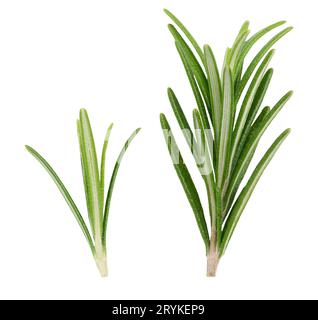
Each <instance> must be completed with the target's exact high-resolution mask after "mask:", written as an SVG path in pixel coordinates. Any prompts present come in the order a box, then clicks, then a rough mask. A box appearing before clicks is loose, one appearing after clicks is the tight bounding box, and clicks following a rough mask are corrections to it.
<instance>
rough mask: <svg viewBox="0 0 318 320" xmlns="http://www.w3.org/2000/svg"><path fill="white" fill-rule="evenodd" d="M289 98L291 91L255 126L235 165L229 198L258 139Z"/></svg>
mask: <svg viewBox="0 0 318 320" xmlns="http://www.w3.org/2000/svg"><path fill="white" fill-rule="evenodd" d="M291 96H292V91H290V92H288V93H287V94H286V95H284V96H283V97H282V98H281V99H280V100H279V101H278V102H277V104H276V105H275V106H274V107H273V109H272V110H271V111H270V112H269V113H268V115H267V116H266V117H265V119H264V120H263V122H262V123H261V124H260V125H259V126H257V130H255V132H254V133H253V136H252V137H251V139H249V141H248V143H246V145H245V147H244V150H243V151H242V155H241V157H240V159H239V161H238V162H237V165H236V167H235V169H234V171H233V174H232V176H231V179H230V184H229V188H228V194H229V195H230V197H231V193H232V192H233V191H234V190H235V186H236V185H237V183H238V181H239V179H240V177H241V175H242V174H243V172H244V171H245V170H246V165H247V164H248V162H249V159H250V157H251V155H252V154H253V152H254V151H255V148H256V146H257V144H258V142H259V140H260V138H261V137H262V135H263V133H264V132H265V130H266V129H267V127H268V126H269V125H270V123H271V122H272V121H273V119H274V118H275V117H276V116H277V114H278V113H279V111H280V110H281V109H282V108H283V106H284V105H285V104H286V102H287V101H288V100H289V99H290V97H291Z"/></svg>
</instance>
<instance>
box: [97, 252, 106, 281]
mask: <svg viewBox="0 0 318 320" xmlns="http://www.w3.org/2000/svg"><path fill="white" fill-rule="evenodd" d="M95 261H96V266H97V268H98V270H99V273H100V275H101V276H102V277H103V278H105V277H107V276H108V268H107V259H106V255H105V256H104V257H102V258H95Z"/></svg>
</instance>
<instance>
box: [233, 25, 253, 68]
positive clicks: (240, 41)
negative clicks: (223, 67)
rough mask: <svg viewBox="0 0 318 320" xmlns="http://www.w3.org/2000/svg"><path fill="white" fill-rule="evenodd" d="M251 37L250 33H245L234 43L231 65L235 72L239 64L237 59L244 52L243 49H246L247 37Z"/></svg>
mask: <svg viewBox="0 0 318 320" xmlns="http://www.w3.org/2000/svg"><path fill="white" fill-rule="evenodd" d="M248 35H249V31H248V30H247V31H245V32H244V33H242V34H241V35H240V36H239V38H238V39H237V41H236V42H235V43H234V45H233V47H232V49H231V55H230V57H229V60H230V61H229V65H230V67H231V70H232V71H233V70H234V67H235V65H236V62H237V58H238V56H239V54H240V53H241V51H242V48H243V47H244V44H245V41H246V39H247V36H248Z"/></svg>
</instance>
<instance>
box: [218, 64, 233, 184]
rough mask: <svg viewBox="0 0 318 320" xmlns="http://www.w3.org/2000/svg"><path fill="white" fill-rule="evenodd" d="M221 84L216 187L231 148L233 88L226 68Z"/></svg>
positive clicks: (221, 178) (224, 173)
mask: <svg viewBox="0 0 318 320" xmlns="http://www.w3.org/2000/svg"><path fill="white" fill-rule="evenodd" d="M223 78H224V83H223V108H222V119H221V129H220V140H219V152H218V161H217V163H218V170H217V186H218V188H219V189H220V188H221V187H222V186H223V181H224V177H225V176H226V175H227V173H228V162H229V153H230V148H231V135H232V127H233V112H234V109H233V105H234V101H233V100H234V87H233V81H232V75H231V70H230V68H229V67H226V68H225V70H224V77H223Z"/></svg>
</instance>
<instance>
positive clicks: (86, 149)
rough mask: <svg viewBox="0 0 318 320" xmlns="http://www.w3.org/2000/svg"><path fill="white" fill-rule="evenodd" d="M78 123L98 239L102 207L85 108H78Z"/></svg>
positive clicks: (93, 146) (92, 143) (95, 234)
mask: <svg viewBox="0 0 318 320" xmlns="http://www.w3.org/2000/svg"><path fill="white" fill-rule="evenodd" d="M79 120H80V125H81V130H82V133H83V156H84V159H86V164H85V167H86V168H87V183H88V191H89V195H90V196H89V200H90V208H91V210H92V212H91V215H93V217H94V231H95V233H94V238H95V241H96V240H97V239H100V237H101V234H102V219H103V209H102V207H101V205H102V198H101V192H100V180H99V168H98V162H97V155H96V149H95V142H94V137H93V133H92V129H91V125H90V122H89V118H88V114H87V111H86V110H85V109H81V110H80V119H79Z"/></svg>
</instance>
